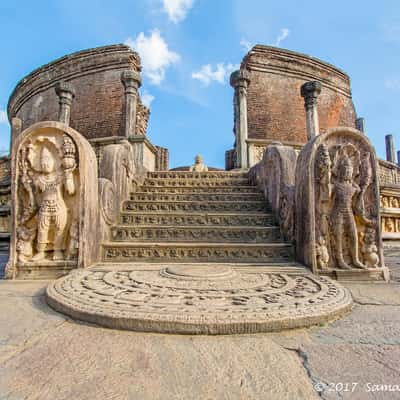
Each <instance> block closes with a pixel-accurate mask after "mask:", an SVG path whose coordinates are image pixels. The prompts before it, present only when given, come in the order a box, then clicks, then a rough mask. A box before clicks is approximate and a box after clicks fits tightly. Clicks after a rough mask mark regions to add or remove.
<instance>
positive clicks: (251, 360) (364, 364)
mask: <svg viewBox="0 0 400 400" xmlns="http://www.w3.org/2000/svg"><path fill="white" fill-rule="evenodd" d="M387 264H388V265H389V266H390V267H391V268H392V271H393V277H394V280H393V282H392V283H389V284H383V283H375V284H368V283H365V284H354V283H352V284H348V285H346V286H347V287H348V288H349V289H350V291H351V292H352V294H353V297H354V300H355V303H356V304H355V306H354V309H353V312H352V313H350V314H348V315H346V316H345V317H344V318H342V319H340V320H338V321H336V322H334V323H332V324H330V325H324V326H320V327H316V328H311V329H298V330H292V331H286V332H281V333H270V334H255V335H233V336H189V335H164V334H150V333H137V332H128V331H117V330H112V329H105V328H99V327H96V326H91V325H89V324H84V323H77V322H75V321H72V320H70V319H68V318H66V317H64V316H62V315H61V314H58V313H56V312H54V311H52V310H51V309H50V308H49V307H48V306H47V305H46V304H45V302H44V288H45V286H46V284H47V282H43V281H42V282H32V281H28V282H24V281H18V282H11V281H0V399H1V400H6V399H7V400H22V399H40V400H47V399H49V400H50V399H51V400H64V399H68V400H69V399H74V400H86V399H87V400H89V399H90V400H93V399H107V400H108V399H129V400H130V399H151V400H157V399H163V400H168V399H174V400H175V399H185V400H189V399H213V400H214V399H229V400H230V399H272V400H274V399H279V400H281V399H290V400H292V399H296V400H302V399H304V400H310V399H318V398H322V399H351V400H353V399H356V400H357V399H362V400H368V399H399V398H400V387H399V385H400V279H399V277H400V265H399V261H398V259H397V258H394V259H392V260H389V259H388V260H387ZM396 277H397V278H396ZM374 385H375V386H374ZM376 385H379V386H376ZM382 385H386V387H385V386H382ZM390 385H391V386H390ZM395 385H398V386H397V387H396V386H395ZM396 388H397V390H398V391H396ZM390 390H395V391H390Z"/></svg>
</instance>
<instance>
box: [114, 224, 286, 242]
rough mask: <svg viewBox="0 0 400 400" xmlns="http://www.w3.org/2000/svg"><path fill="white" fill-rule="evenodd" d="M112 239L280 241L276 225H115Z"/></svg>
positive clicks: (152, 240) (124, 240) (123, 240)
mask: <svg viewBox="0 0 400 400" xmlns="http://www.w3.org/2000/svg"><path fill="white" fill-rule="evenodd" d="M112 240H114V241H118V242H147V241H149V242H206V243H274V242H279V241H281V237H280V232H279V228H278V227H273V228H266V229H260V230H254V229H251V228H250V229H232V228H230V229H229V228H228V229H215V228H214V229H212V228H211V229H208V228H187V229H185V228H166V229H162V228H132V227H126V228H125V227H117V228H114V229H113V231H112Z"/></svg>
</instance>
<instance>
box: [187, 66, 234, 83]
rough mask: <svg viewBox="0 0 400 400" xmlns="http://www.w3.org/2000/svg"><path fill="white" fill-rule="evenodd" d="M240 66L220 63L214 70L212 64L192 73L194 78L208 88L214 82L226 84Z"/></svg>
mask: <svg viewBox="0 0 400 400" xmlns="http://www.w3.org/2000/svg"><path fill="white" fill-rule="evenodd" d="M238 68H239V65H233V64H226V65H225V64H224V63H218V64H217V66H216V68H215V69H214V70H213V68H212V66H211V64H206V65H203V66H202V67H201V68H200V70H199V71H197V72H193V73H192V78H193V79H197V80H199V81H200V82H202V83H203V84H204V85H205V86H208V85H209V84H210V83H211V82H212V81H215V82H218V83H221V84H224V83H225V81H226V79H227V77H228V76H229V74H230V73H231V72H233V71H234V70H236V69H238Z"/></svg>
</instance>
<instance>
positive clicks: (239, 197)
mask: <svg viewBox="0 0 400 400" xmlns="http://www.w3.org/2000/svg"><path fill="white" fill-rule="evenodd" d="M130 199H131V200H133V201H202V202H208V201H234V202H236V201H263V200H264V197H263V195H262V194H261V193H255V194H250V193H246V194H212V193H207V194H200V193H198V194H189V193H188V194H162V193H132V194H131V195H130Z"/></svg>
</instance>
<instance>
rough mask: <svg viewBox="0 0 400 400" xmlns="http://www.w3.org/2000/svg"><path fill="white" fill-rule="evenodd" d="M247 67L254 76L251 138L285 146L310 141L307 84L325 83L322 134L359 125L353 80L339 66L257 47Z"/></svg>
mask: <svg viewBox="0 0 400 400" xmlns="http://www.w3.org/2000/svg"><path fill="white" fill-rule="evenodd" d="M241 68H246V69H247V70H248V71H249V73H250V85H249V87H248V95H247V113H248V114H247V119H248V136H249V138H250V139H270V140H277V141H281V142H283V143H288V144H289V143H293V144H301V143H305V142H306V121H305V111H304V101H303V98H302V97H301V96H300V87H301V85H302V84H303V83H304V82H306V81H310V80H318V81H320V82H321V84H322V92H321V95H320V97H319V106H318V109H319V117H320V127H321V131H324V130H326V129H328V128H331V127H335V126H349V127H355V119H356V113H355V109H354V105H353V102H352V99H351V93H350V80H349V78H348V76H347V75H346V74H345V73H344V72H342V71H340V70H338V69H337V68H335V67H333V66H331V65H329V64H326V63H324V62H322V61H319V60H317V59H315V58H312V57H309V56H305V55H302V54H299V53H294V52H290V51H287V50H282V49H277V48H274V47H268V46H260V45H257V46H255V47H254V48H253V49H252V50H251V51H250V52H249V53H248V55H247V56H246V57H245V58H244V59H243V62H242V65H241Z"/></svg>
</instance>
